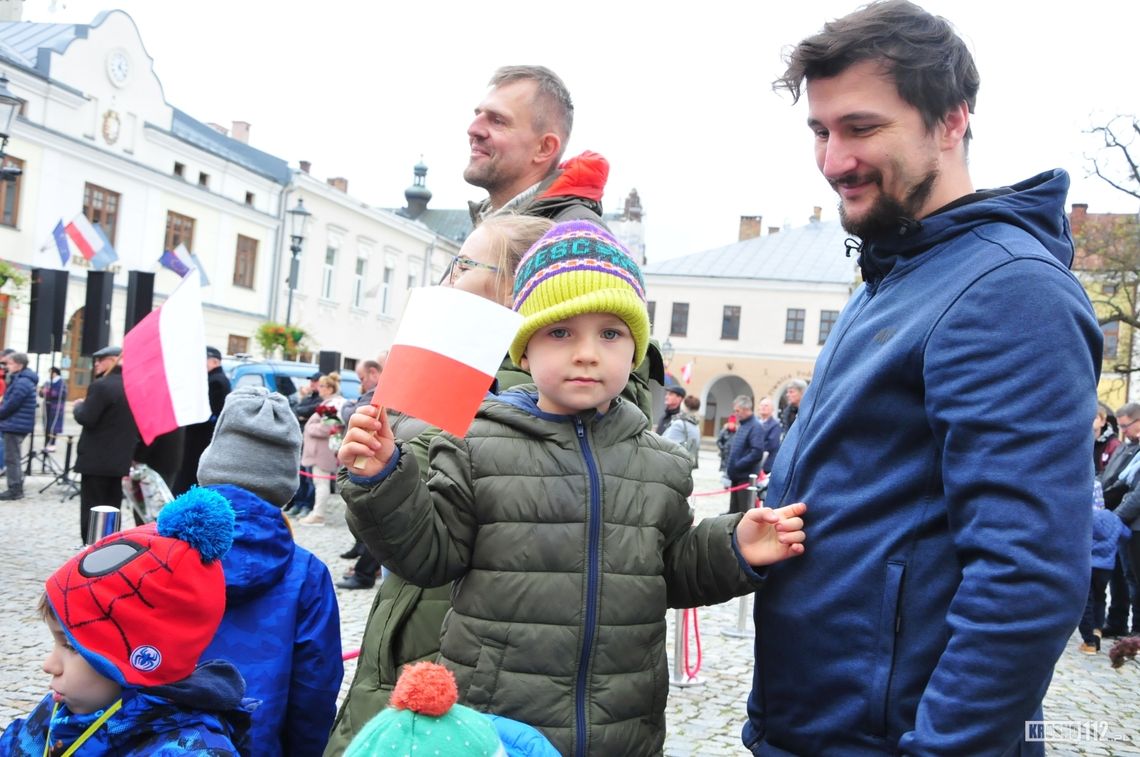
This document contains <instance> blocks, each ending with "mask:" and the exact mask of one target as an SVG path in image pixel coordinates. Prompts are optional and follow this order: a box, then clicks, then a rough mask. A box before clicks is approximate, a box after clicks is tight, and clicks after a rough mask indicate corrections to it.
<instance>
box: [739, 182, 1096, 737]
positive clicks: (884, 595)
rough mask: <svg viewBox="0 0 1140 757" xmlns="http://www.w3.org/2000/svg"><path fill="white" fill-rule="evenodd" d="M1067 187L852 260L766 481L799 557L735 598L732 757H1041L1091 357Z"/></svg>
mask: <svg viewBox="0 0 1140 757" xmlns="http://www.w3.org/2000/svg"><path fill="white" fill-rule="evenodd" d="M1068 186H1069V179H1068V176H1067V175H1066V174H1065V173H1064V172H1063V171H1051V172H1047V173H1044V174H1041V175H1040V176H1037V177H1034V178H1032V179H1029V180H1027V181H1025V182H1023V183H1021V184H1019V185H1016V186H1014V187H1012V188H1008V189H1007V190H1005V191H1004V192H1003V191H1001V190H998V191H996V192H990V193H983V194H982V196H980V197H979V196H975V197H974V198H971V199H972V201H970V202H964V203H960V204H956V206H952V207H950V208H948V209H945V210H943V211H941V212H939V213H936V214H934V215H932V216H929V217H927V218H924V219H922V220H921V222H914V221H910V222H908V223H901V224H900V228H899V231H900V233H899V234H898V235H897V236H895V235H891V237H890V238H887V239H885V240H882V241H876V242H874V243H865V244H864V245H863V248H862V254H861V256H860V260H859V262H860V265H861V267H862V269H863V275H864V280H865V284H864V285H863V286H862V287H860V288H859V289H858V290H857V291H856V292H855V294H854V296H853V297H852V299H851V301H850V302H849V303H848V305H847V306H846V308H845V309H844V310H843V313H842V314H841V315H840V318H839V320H838V322H837V323H836V325H835V329H834V330H833V331H832V332H831V336H830V338H829V339H828V340H827V344H826V345H825V346H824V349H823V351H822V353H821V354H820V357H819V359H818V361H817V362H816V366H815V371H814V374H813V380H812V383H811V385H810V386H809V388H808V390H807V392H806V393H805V395H804V398H803V401H802V403H801V405H800V412H799V418H798V419H797V420H796V422H795V424H794V425H793V426H792V428H791V430H790V431H789V433H788V435H787V437H786V438H785V439H784V443H783V445H782V451H781V453H780V455H779V456H778V458H777V460H776V465H775V467H774V469H773V471H772V478H771V483H770V485H769V487H768V502H769V503H770V504H771V505H772V506H779V505H784V504H789V503H792V502H800V501H802V502H806V503H807V504H808V508H809V509H808V513H807V516H806V527H805V531H806V532H807V534H808V542H807V552H806V554H804V555H803V556H802V557H799V558H797V559H795V560H788V561H786V562H782V563H778V564H776V565H773V566H771V567H769V569H768V579H767V583H766V585H765V589H764V591H763V592H759V593H757V595H756V607H755V621H756V622H755V625H756V669H755V678H754V683H753V690H752V694H751V696H750V698H749V701H748V715H749V722H748V723H747V724H746V725H745V727H744V733H743V739H744V742H745V744H746V745H747V746H749V747H750V748H751V749H752V751H753V753H754V754H758V755H760V754H763V755H783V754H790V753H794V754H803V755H809V754H812V755H814V754H842V755H845V756H849V755H870V754H875V755H878V754H899V753H902V754H907V755H933V754H955V755H1003V754H1015V753H1018V749H1021V750H1022V752H1021V753H1022V754H1034V753H1036V754H1041V753H1042V745H1041V744H1040V743H1039V742H1038V743H1028V744H1024V743H1021V742H1022V739H1023V737H1024V735H1025V731H1026V726H1025V721H1027V720H1040V719H1041V706H1040V705H1041V699H1042V697H1043V696H1044V694H1045V691H1046V689H1047V688H1048V685H1049V681H1050V677H1051V676H1052V672H1053V665H1054V663H1055V661H1056V660H1057V658H1058V657H1059V656H1060V654H1061V652H1062V650H1063V648H1064V646H1065V643H1066V640H1067V639H1068V638H1069V635H1070V634H1071V633H1072V630H1073V628H1074V627H1076V625H1077V621H1078V620H1079V619H1080V617H1081V613H1082V611H1083V609H1084V605H1085V600H1086V598H1087V596H1088V580H1089V579H1088V577H1089V570H1090V568H1089V538H1090V521H1091V515H1092V511H1091V508H1090V507H1089V492H1090V491H1091V490H1092V478H1093V468H1092V464H1091V460H1090V456H1091V445H1092V436H1091V435H1090V434H1089V428H1088V426H1089V419H1090V418H1092V417H1093V414H1094V411H1095V402H1096V383H1097V375H1098V371H1099V366H1100V360H1101V333H1100V328H1099V327H1098V325H1097V322H1096V318H1095V317H1094V315H1093V311H1092V308H1091V306H1090V305H1089V302H1088V298H1087V297H1086V296H1085V293H1084V291H1083V290H1082V288H1081V286H1080V284H1079V283H1078V282H1077V280H1076V279H1075V278H1074V277H1073V275H1072V274H1071V273H1070V272H1069V271H1068V266H1069V265H1070V264H1071V262H1072V256H1073V246H1072V238H1071V236H1070V233H1069V227H1068V221H1067V219H1066V217H1065V210H1064V202H1065V196H1066V192H1067V190H1068ZM836 254H843V253H842V250H837V251H836Z"/></svg>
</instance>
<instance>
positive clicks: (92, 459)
mask: <svg viewBox="0 0 1140 757" xmlns="http://www.w3.org/2000/svg"><path fill="white" fill-rule="evenodd" d="M92 357H94V358H95V375H96V377H97V378H96V379H95V381H93V382H92V383H91V386H90V387H89V388H88V389H87V398H86V399H79V400H76V401H75V409H74V410H73V411H72V412H73V414H74V415H75V420H76V422H77V423H78V424H79V425H80V426H82V427H83V432H82V433H81V434H80V435H79V444H78V445H77V447H76V457H75V472H76V473H79V474H81V478H80V480H79V538H80V539H83V540H84V541H85V542H86V537H87V524H88V522H89V520H90V517H91V508H92V507H95V506H97V505H107V506H110V507H114V508H119V507H121V506H122V503H123V482H122V478H123V476H125V475H126V474H127V471H128V470H130V467H131V457H132V456H133V455H134V451H135V445H136V444H138V440H139V430H138V428H137V427H136V426H135V417H134V416H133V415H131V408H130V406H129V405H127V394H126V392H125V391H123V369H122V367H121V366H120V365H119V361H120V359H121V357H122V350H121V349H120V348H118V347H104V348H103V349H101V350H99V351H98V352H96V353H95V354H94V355H93V356H92ZM139 525H141V524H139Z"/></svg>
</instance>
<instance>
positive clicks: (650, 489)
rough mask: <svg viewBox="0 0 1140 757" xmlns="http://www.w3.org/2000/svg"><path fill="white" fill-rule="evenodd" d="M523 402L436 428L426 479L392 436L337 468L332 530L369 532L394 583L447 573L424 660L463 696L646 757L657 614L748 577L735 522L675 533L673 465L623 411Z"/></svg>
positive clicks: (653, 730)
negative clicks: (388, 455)
mask: <svg viewBox="0 0 1140 757" xmlns="http://www.w3.org/2000/svg"><path fill="white" fill-rule="evenodd" d="M535 402H536V397H535V395H533V394H531V393H530V392H528V391H526V388H520V389H516V390H514V391H510V392H507V393H505V394H503V395H501V396H500V397H497V398H491V399H488V400H487V401H485V402H484V403H483V405H482V406H481V407H480V410H479V414H478V416H477V417H476V420H475V422H474V423H473V424H472V426H471V429H470V430H469V431H468V433H467V436H466V437H465V438H463V439H459V438H456V437H454V436H451V435H449V434H440V435H439V436H438V437H437V438H436V439H435V440H434V441H433V442H432V444H431V449H430V453H429V457H430V461H431V466H430V475H429V477H428V483H427V484H425V483H424V482H423V481H422V480H421V479H420V470H419V463H418V462H417V460H416V457H415V455H414V454H411V453H410V450H409V447H408V446H407V445H406V444H405V445H401V448H400V450H401V451H400V456H399V458H398V460H397V461H396V463H395V465H394V467H392V466H390V467H392V470H391V471H390V472H387V473H386V475H385V476H383V477H378V478H379V480H378V481H358V480H354V479H352V478H349V479H348V480H347V481H346V482H345V485H344V487H343V490H342V491H343V495H344V498H345V500H346V502H347V504H348V512H349V522H350V525H353V528H354V530H357V525H356V524H355V522H354V521H356V519H357V518H358V516H359V514H364V515H365V518H366V519H367V521H368V522H369V523H370V524H372V525H374V526H377V528H375V530H374V531H373V532H372V533H373V535H374V536H375V539H370V540H369V544H370V546H372V547H373V548H374V549H375V550H376V552H375V554H376V556H377V557H378V558H379V559H381V560H382V561H383V562H384V563H385V564H386V565H388V566H389V567H391V568H393V569H394V570H395V571H396V573H398V574H399V575H401V576H403V577H404V578H405V579H407V580H409V581H411V582H413V583H415V584H418V585H421V586H442V585H445V584H447V583H449V582H450V581H453V580H456V579H458V580H457V582H456V584H455V587H454V589H453V596H452V600H453V609H452V611H451V613H450V614H449V615H448V616H447V619H446V621H445V623H444V627H443V632H442V637H441V662H443V663H444V664H445V665H447V666H448V667H449V668H451V669H452V670H453V671H454V672H455V675H456V679H457V682H458V684H459V691H460V699H461V701H463V702H464V703H465V704H467V705H469V706H471V707H474V708H475V709H477V710H481V711H484V712H493V713H496V714H500V715H505V716H507V717H511V718H515V719H517V720H521V721H523V722H526V723H529V724H531V725H533V726H535V727H537V728H539V729H540V730H541V731H543V732H544V733H545V734H546V736H547V737H548V738H549V739H550V740H551V741H552V742H553V743H554V745H555V746H556V747H557V748H558V749H559V750H560V751H562V752H563V753H564V754H577V755H585V754H607V755H608V754H620V755H653V754H659V753H660V752H661V750H662V747H663V744H664V739H665V720H664V710H665V700H666V696H667V695H668V689H669V672H668V666H667V662H666V654H665V628H666V624H665V615H666V610H667V608H669V607H690V606H697V605H702V604H712V603H718V602H723V601H726V600H728V599H730V598H732V597H734V596H739V595H742V594H745V593H748V592H750V591H753V590H755V589H756V588H757V586H758V585H759V576H757V575H756V574H755V573H753V572H751V571H749V570H748V569H747V568H746V567H745V566H744V565H743V563H742V561H741V560H740V558H739V554H738V552H737V551H736V549H735V547H734V545H733V539H732V533H733V531H734V530H735V527H736V524H737V522H738V521H739V518H740V516H739V515H733V516H723V517H720V518H715V519H706V520H704V521H702V522H701V523H700V524H699V525H697V526H696V527H693V525H692V513H691V511H690V509H689V506H688V502H687V500H686V497H687V496H688V494H689V492H690V490H691V487H692V480H691V478H690V463H689V460H688V458H687V457H686V456H685V455H684V452H683V450H681V449H680V448H678V447H676V446H675V445H673V444H671V443H669V442H667V441H664V440H661V439H660V438H658V437H657V436H655V435H654V434H652V433H650V432H649V431H648V422H647V421H646V418H645V416H644V415H643V414H642V413H641V412H640V411H639V410H638V409H637V408H636V407H634V406H633V405H631V404H629V403H627V402H624V401H622V400H620V399H619V400H617V401H615V403H614V406H613V407H612V408H611V410H610V411H609V412H607V413H606V414H605V415H596V414H588V413H582V414H579V415H578V416H550V415H547V414H545V413H542V412H541V411H539V410H538V409H537V407H536V405H535ZM591 415H593V417H590V416H591ZM357 532H358V533H359V532H360V531H359V530H357Z"/></svg>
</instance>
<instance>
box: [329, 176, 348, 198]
mask: <svg viewBox="0 0 1140 757" xmlns="http://www.w3.org/2000/svg"><path fill="white" fill-rule="evenodd" d="M329 186H330V187H332V188H333V189H339V190H340V191H341V192H344V193H345V194H348V179H346V178H344V177H343V176H334V177H333V178H331V179H329Z"/></svg>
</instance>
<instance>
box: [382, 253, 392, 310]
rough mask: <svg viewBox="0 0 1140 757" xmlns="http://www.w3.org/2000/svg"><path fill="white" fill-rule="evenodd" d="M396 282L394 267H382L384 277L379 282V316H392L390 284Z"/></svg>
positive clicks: (390, 265)
mask: <svg viewBox="0 0 1140 757" xmlns="http://www.w3.org/2000/svg"><path fill="white" fill-rule="evenodd" d="M395 280H396V267H395V266H394V265H392V264H391V263H388V264H386V265H385V266H384V277H383V279H381V281H380V314H381V315H391V314H392V295H393V292H392V283H393V282H394V281H395Z"/></svg>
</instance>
